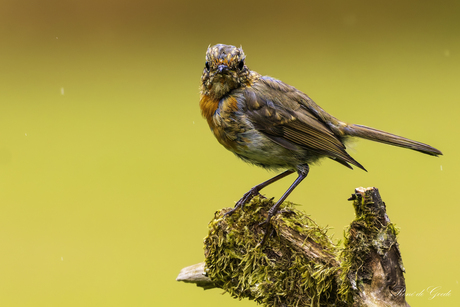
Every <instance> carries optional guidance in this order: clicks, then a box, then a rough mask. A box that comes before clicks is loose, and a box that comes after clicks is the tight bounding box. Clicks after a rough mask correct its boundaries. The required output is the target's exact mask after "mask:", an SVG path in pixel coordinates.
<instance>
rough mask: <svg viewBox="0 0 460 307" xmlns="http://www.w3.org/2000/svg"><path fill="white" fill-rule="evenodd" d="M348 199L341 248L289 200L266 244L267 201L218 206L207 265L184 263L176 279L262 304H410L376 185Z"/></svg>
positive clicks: (211, 226) (258, 198)
mask: <svg viewBox="0 0 460 307" xmlns="http://www.w3.org/2000/svg"><path fill="white" fill-rule="evenodd" d="M350 200H353V205H354V208H355V213H356V219H355V220H354V221H353V222H352V223H351V225H350V226H349V228H348V229H347V233H346V235H345V240H344V246H343V247H342V248H340V247H338V246H337V245H336V244H335V243H334V242H333V241H332V240H331V239H330V238H329V237H328V236H327V229H325V228H321V227H319V226H318V225H317V224H316V223H315V222H314V221H313V220H311V219H310V218H309V217H308V216H307V215H306V214H305V213H303V212H302V211H300V210H297V209H296V208H295V206H294V205H293V204H292V203H290V202H284V203H283V205H282V207H281V209H280V211H279V214H277V215H276V216H275V217H273V218H272V220H271V225H272V227H271V228H272V229H273V234H272V235H271V236H269V238H268V240H267V241H266V242H265V244H264V245H261V244H260V242H261V240H262V238H263V236H264V231H265V225H262V226H261V225H260V224H261V223H262V222H263V221H265V219H266V217H267V212H268V210H269V208H270V207H271V206H273V201H272V200H271V199H266V198H264V197H263V196H256V197H254V198H253V199H252V200H251V201H250V202H249V203H248V204H246V205H245V206H244V210H236V211H235V213H233V214H232V215H225V213H226V212H228V211H229V210H230V208H226V209H222V210H220V211H218V212H216V213H215V215H214V219H213V220H212V221H211V222H210V223H209V232H208V236H207V237H206V238H205V242H204V243H205V264H198V265H195V266H192V267H188V268H185V269H183V270H182V271H181V274H179V277H178V278H177V280H181V281H185V282H194V283H196V284H197V285H199V286H201V287H203V288H205V289H209V288H213V287H218V288H222V289H224V290H225V291H226V292H228V293H229V294H230V295H232V296H233V297H235V298H239V299H242V298H248V299H251V300H254V301H256V302H257V303H259V304H262V305H263V306H409V305H408V304H407V303H406V302H405V296H404V294H405V291H404V290H405V283H404V276H403V272H404V268H403V266H402V260H401V257H400V253H399V248H398V243H397V242H396V229H395V227H394V225H393V224H392V223H391V222H390V220H389V218H388V216H387V215H386V211H385V204H384V203H383V201H382V200H381V198H380V195H379V193H378V190H377V189H376V188H368V189H363V188H358V189H356V191H355V194H353V195H352V197H351V198H350ZM192 271H193V272H192ZM198 279H199V281H197V280H198Z"/></svg>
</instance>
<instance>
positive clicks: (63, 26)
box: [0, 0, 460, 306]
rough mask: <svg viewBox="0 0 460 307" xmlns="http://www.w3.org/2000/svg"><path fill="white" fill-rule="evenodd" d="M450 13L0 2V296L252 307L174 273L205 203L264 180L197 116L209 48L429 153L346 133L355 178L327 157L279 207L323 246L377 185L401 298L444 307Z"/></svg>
mask: <svg viewBox="0 0 460 307" xmlns="http://www.w3.org/2000/svg"><path fill="white" fill-rule="evenodd" d="M459 16H460V3H459V2H458V1H443V2H433V1H415V0H412V1H393V0H390V1H385V2H384V3H383V2H382V3H379V4H378V3H376V2H374V1H372V2H369V1H347V2H346V3H344V2H343V1H336V0H334V1H286V2H284V3H282V2H281V1H269V0H268V1H267V0H265V1H239V0H235V1H230V2H229V1H226V2H219V1H185V0H184V1H145V0H133V1H113V0H112V1H88V0H80V1H65V0H64V1H63V0H60V1H50V0H45V1H30V0H29V1H20V0H14V1H13V0H1V1H0V305H1V306H255V303H254V302H251V301H247V300H246V301H241V302H239V301H237V300H234V299H232V298H231V297H230V296H229V295H228V294H225V295H222V292H223V291H222V290H209V291H203V290H201V289H200V288H196V287H195V286H193V285H190V284H183V283H179V282H176V281H175V278H176V276H177V274H178V273H179V271H180V269H181V268H183V267H185V266H188V265H192V264H195V263H198V262H201V261H203V259H204V255H203V247H202V246H203V238H204V237H205V236H206V233H207V223H208V222H209V221H210V220H211V219H212V217H213V214H214V212H215V211H216V210H218V209H221V208H223V207H230V206H233V204H234V202H235V201H237V200H238V199H239V198H240V197H241V196H242V195H243V194H244V193H245V192H247V190H248V189H249V188H251V187H252V186H254V185H255V184H257V183H260V182H262V181H264V180H266V179H268V178H270V177H271V176H273V175H274V173H270V172H267V171H265V170H263V169H259V168H256V167H254V166H251V165H247V164H245V163H243V162H241V161H239V160H238V159H237V158H236V157H234V156H233V155H232V154H231V153H230V152H227V151H226V150H225V149H224V148H223V147H222V146H221V145H219V143H218V142H217V141H216V140H215V139H214V137H213V135H212V134H211V132H210V131H209V128H208V126H207V123H206V121H205V120H203V119H202V118H201V114H200V111H199V107H198V101H199V89H198V87H199V82H200V76H201V73H202V70H203V67H204V59H205V52H206V48H207V47H208V45H209V44H216V43H225V44H233V45H237V46H240V45H242V46H243V48H244V51H245V53H246V55H247V59H246V63H247V65H248V66H249V67H250V68H251V69H253V70H256V71H257V72H259V73H261V74H264V75H270V76H272V77H276V78H279V79H281V80H283V81H284V82H287V83H289V84H291V85H294V86H296V87H297V88H298V89H300V90H302V91H304V92H306V93H307V94H308V95H309V96H310V97H312V98H313V99H314V100H315V101H316V102H317V103H318V104H319V105H320V106H322V107H323V108H324V109H325V110H326V111H328V112H330V113H331V114H333V115H334V116H336V117H338V118H339V119H341V120H344V121H348V122H352V123H358V124H364V125H369V126H372V127H375V128H378V129H383V130H387V131H389V132H393V133H396V134H400V135H403V136H405V137H408V138H412V139H415V140H419V141H422V142H425V143H428V144H430V145H432V146H434V147H436V148H438V149H440V150H442V151H443V153H444V156H442V157H440V158H434V157H430V156H426V155H422V154H419V153H416V152H414V151H410V150H404V149H400V148H396V147H391V146H386V145H382V144H377V143H372V142H370V141H364V140H362V141H361V140H359V141H356V142H354V143H353V144H350V146H349V152H350V154H351V155H352V156H353V157H354V158H355V159H356V160H358V161H359V162H360V163H362V164H363V165H364V166H365V167H366V168H367V170H368V171H369V172H368V173H366V172H363V171H361V170H357V169H355V170H354V171H351V170H349V169H347V168H345V167H343V166H341V165H340V164H338V163H335V162H333V161H331V160H328V159H326V160H324V161H323V162H322V163H321V164H320V167H319V165H316V166H313V167H312V169H311V172H310V175H309V176H308V178H307V179H306V180H305V181H304V182H303V183H302V184H301V185H300V186H299V187H298V188H297V189H296V190H295V192H294V193H293V194H292V195H291V196H290V197H289V200H291V201H293V202H295V203H298V204H301V208H302V209H303V210H305V211H306V212H308V214H310V215H311V217H312V218H313V219H314V220H316V221H317V223H318V224H320V225H323V226H329V227H331V229H330V234H331V235H334V238H335V239H336V240H339V239H341V238H342V237H343V231H344V229H345V227H346V226H347V225H348V224H349V223H350V222H351V220H352V219H353V218H354V212H353V209H352V206H351V203H350V202H348V201H347V198H348V197H349V196H350V195H351V194H352V193H353V192H354V189H355V188H356V187H359V186H364V187H367V186H375V187H378V188H379V189H380V192H381V195H382V197H383V199H384V200H385V202H386V204H387V210H388V214H389V216H390V219H391V220H392V222H394V223H396V225H397V226H398V227H399V228H400V229H401V234H400V236H399V243H400V247H401V251H402V257H403V261H404V265H405V267H406V271H407V273H406V275H405V276H406V284H407V293H408V297H407V301H408V302H409V304H411V305H413V306H459V303H460V292H459V279H460V267H459V264H458V255H459V253H460V247H459V234H460V226H459V222H458V221H459V213H460V209H459V200H458V197H457V196H456V194H455V190H456V189H457V188H458V184H459V175H460V163H459V162H458V152H459V151H460V145H459V142H458V140H459V134H458V133H459V128H458V122H459V120H460V117H459V111H460V92H459V89H460V18H459ZM293 180H294V177H288V178H286V179H283V180H282V181H280V182H278V183H276V184H274V185H273V186H271V187H269V188H267V189H266V190H264V194H265V195H266V196H268V197H275V198H278V197H280V196H281V195H282V193H284V191H285V190H286V189H287V187H288V186H289V185H290V184H291V183H292V181H293ZM430 287H431V288H430ZM434 287H436V290H435V291H434V292H433V293H432V295H434V294H435V293H446V294H448V296H445V297H440V296H436V297H434V298H431V296H430V293H429V291H430V290H431V289H432V288H434ZM416 294H419V295H416Z"/></svg>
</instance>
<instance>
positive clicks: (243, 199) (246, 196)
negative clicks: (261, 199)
mask: <svg viewBox="0 0 460 307" xmlns="http://www.w3.org/2000/svg"><path fill="white" fill-rule="evenodd" d="M257 195H259V189H257V188H256V187H253V188H251V189H250V190H249V191H248V192H247V193H246V194H244V195H243V197H241V199H240V200H239V201H238V202H237V203H236V205H235V207H234V208H233V209H232V210H230V211H228V212H227V213H225V214H224V216H230V215H232V214H233V213H235V211H236V210H238V208H241V210H243V208H244V205H245V204H247V203H248V202H249V201H250V200H251V199H252V198H253V197H254V196H257Z"/></svg>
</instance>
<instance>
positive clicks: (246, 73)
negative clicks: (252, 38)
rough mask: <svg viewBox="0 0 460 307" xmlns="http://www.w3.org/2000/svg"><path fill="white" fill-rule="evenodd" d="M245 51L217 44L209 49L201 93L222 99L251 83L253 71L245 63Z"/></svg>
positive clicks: (202, 77)
mask: <svg viewBox="0 0 460 307" xmlns="http://www.w3.org/2000/svg"><path fill="white" fill-rule="evenodd" d="M245 57H246V56H245V55H244V52H243V49H241V48H236V47H235V46H230V45H223V44H217V45H214V46H210V47H208V50H207V52H206V62H205V67H204V69H203V75H202V76H201V93H202V94H204V95H208V96H211V97H213V98H215V99H220V98H222V97H223V96H225V95H227V94H228V93H229V92H230V91H232V90H234V89H237V88H240V87H243V86H246V85H247V84H249V83H250V73H251V71H250V70H249V68H248V67H247V66H246V64H245V63H244V59H245Z"/></svg>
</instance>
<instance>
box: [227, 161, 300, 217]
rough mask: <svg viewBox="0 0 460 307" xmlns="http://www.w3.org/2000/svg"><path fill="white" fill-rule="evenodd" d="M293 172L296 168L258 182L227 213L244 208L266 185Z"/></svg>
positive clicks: (230, 213)
mask: <svg viewBox="0 0 460 307" xmlns="http://www.w3.org/2000/svg"><path fill="white" fill-rule="evenodd" d="M292 173H294V170H292V169H289V170H287V171H284V172H282V173H281V174H278V175H276V176H275V177H273V178H271V179H268V180H267V181H264V182H262V183H260V184H258V185H256V186H254V187H252V188H251V189H250V190H249V192H247V193H246V194H244V195H243V197H241V199H240V200H239V201H238V202H237V203H236V205H235V207H234V208H233V209H232V210H230V211H228V212H227V213H225V215H232V214H233V213H234V212H235V210H237V209H238V208H240V207H241V208H242V207H243V206H244V204H246V203H247V202H248V201H249V200H250V199H251V198H253V197H254V196H256V195H257V194H259V191H260V190H262V189H263V188H265V187H266V186H268V185H270V184H272V183H273V182H275V181H278V180H280V179H281V178H284V177H286V176H287V175H290V174H292ZM286 196H287V195H286Z"/></svg>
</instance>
